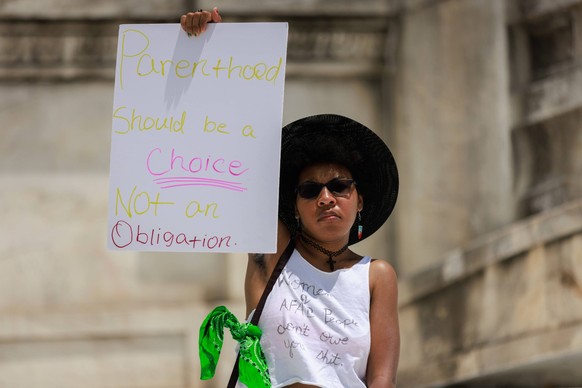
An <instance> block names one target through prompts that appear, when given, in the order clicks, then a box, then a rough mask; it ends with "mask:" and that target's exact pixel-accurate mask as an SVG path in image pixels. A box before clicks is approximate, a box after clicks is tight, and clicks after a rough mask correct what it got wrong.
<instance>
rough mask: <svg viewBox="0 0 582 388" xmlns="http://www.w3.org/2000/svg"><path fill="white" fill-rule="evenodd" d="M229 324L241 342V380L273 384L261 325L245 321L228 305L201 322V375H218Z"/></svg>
mask: <svg viewBox="0 0 582 388" xmlns="http://www.w3.org/2000/svg"><path fill="white" fill-rule="evenodd" d="M225 327H227V328H229V329H230V334H231V335H232V338H233V339H234V340H235V341H237V342H238V343H239V344H240V349H239V353H240V357H239V363H238V365H239V380H240V382H241V383H243V384H245V385H246V386H247V387H252V388H261V387H267V388H268V387H270V386H271V379H270V377H269V370H268V368H267V362H266V360H265V355H264V354H263V351H262V349H261V345H260V343H259V339H260V338H261V334H262V332H261V329H260V328H259V327H257V326H255V325H253V324H251V323H243V324H241V323H240V322H239V321H238V319H236V317H235V316H234V314H233V313H231V312H230V311H228V309H227V308H226V307H224V306H219V307H217V308H215V309H214V310H212V312H211V313H210V314H208V316H207V317H206V319H205V320H204V322H202V326H200V337H199V341H198V345H199V347H200V366H201V374H200V379H201V380H209V379H211V378H212V377H214V373H215V372H216V365H217V364H218V358H219V357H220V350H221V349H222V343H223V340H224V328H225Z"/></svg>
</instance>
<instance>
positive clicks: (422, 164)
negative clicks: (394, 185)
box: [394, 0, 514, 275]
mask: <svg viewBox="0 0 582 388" xmlns="http://www.w3.org/2000/svg"><path fill="white" fill-rule="evenodd" d="M504 13H505V9H504V3H503V2H500V1H478V0H457V1H441V2H433V1H430V2H429V1H420V2H416V5H415V6H409V7H408V8H407V9H405V10H404V12H403V13H402V20H401V22H402V25H401V36H400V41H399V46H400V47H399V57H398V63H397V66H396V69H397V70H396V72H395V74H394V78H395V81H394V84H395V90H394V93H395V96H394V101H395V118H394V121H395V122H394V127H395V128H394V130H395V131H394V132H395V134H396V147H395V148H396V154H397V155H396V157H397V159H398V161H399V167H400V174H401V190H400V197H399V204H398V210H397V213H396V215H395V216H396V217H397V228H396V229H397V231H396V242H397V255H396V256H397V258H398V260H399V268H400V271H401V274H404V275H406V274H410V273H413V272H415V271H417V270H419V269H421V268H424V267H426V266H428V265H430V264H433V263H435V262H436V261H438V259H439V257H440V256H442V255H443V254H445V253H447V252H449V251H451V250H453V249H455V248H457V247H459V246H462V245H463V243H465V242H467V241H468V240H469V239H471V238H474V237H475V236H477V235H479V234H482V233H484V232H487V231H491V230H493V229H495V228H497V227H499V226H501V225H504V224H507V223H509V222H510V221H511V220H512V217H513V207H514V206H513V201H512V197H511V194H512V193H511V179H512V177H511V175H512V174H511V156H510V146H511V144H510V128H509V122H510V118H509V108H508V104H509V101H508V99H509V96H508V74H507V70H506V69H507V64H506V62H507V47H506V31H505V17H504Z"/></svg>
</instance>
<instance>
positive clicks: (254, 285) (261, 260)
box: [245, 220, 291, 317]
mask: <svg viewBox="0 0 582 388" xmlns="http://www.w3.org/2000/svg"><path fill="white" fill-rule="evenodd" d="M290 238H291V235H290V233H289V230H288V229H287V227H286V226H285V224H283V222H281V220H279V222H278V225H277V252H275V253H249V258H248V263H247V273H246V276H245V301H246V306H247V317H248V315H249V314H250V313H251V311H253V310H254V309H255V307H257V304H258V303H259V300H260V299H261V295H262V294H263V291H264V290H265V287H266V285H267V282H268V281H269V277H270V276H271V273H272V272H273V270H274V268H275V265H276V264H277V260H278V259H279V257H281V255H282V254H283V252H284V251H285V248H286V247H287V244H289V239H290Z"/></svg>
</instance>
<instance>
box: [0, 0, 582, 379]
mask: <svg viewBox="0 0 582 388" xmlns="http://www.w3.org/2000/svg"><path fill="white" fill-rule="evenodd" d="M212 5H214V4H213V3H212V2H209V1H206V0H204V1H193V0H192V1H182V2H167V1H158V0H148V1H136V0H129V1H123V2H118V1H105V2H100V3H99V4H97V3H94V2H90V1H86V0H85V1H67V0H65V1H63V0H47V1H45V2H44V3H43V8H42V10H39V7H38V4H37V3H36V2H31V1H28V0H9V1H4V2H2V3H1V4H0V130H1V132H0V199H1V201H0V219H1V221H0V226H1V230H2V232H3V233H2V234H0V239H1V240H0V241H1V243H0V387H9V388H11V387H26V388H35V387H43V388H51V387H68V386H70V387H78V386H95V387H120V388H121V387H127V386H131V387H152V386H160V387H161V386H164V387H198V386H200V387H224V386H225V385H226V380H227V379H228V374H229V369H230V366H231V365H232V362H233V360H234V352H232V351H231V349H232V348H233V343H232V341H230V340H227V344H225V350H224V351H223V358H222V359H221V364H220V365H219V371H218V376H217V378H215V379H214V380H213V381H209V382H200V381H199V380H198V373H199V371H198V362H197V345H196V342H197V335H198V333H197V331H198V326H199V324H200V323H201V321H202V319H203V318H204V316H205V315H206V314H207V313H208V312H209V311H210V310H211V308H212V307H214V306H216V305H219V304H226V305H227V306H228V307H229V308H231V309H232V310H233V311H234V312H235V313H236V314H237V315H238V316H239V318H243V314H244V312H243V311H244V306H243V303H244V302H243V294H242V289H243V280H244V279H243V274H244V270H245V267H246V263H245V257H244V255H242V254H232V255H220V254H216V255H209V254H204V255H202V254H161V253H131V252H110V251H107V250H106V248H105V241H106V233H107V227H106V222H107V220H106V214H107V212H106V209H107V205H108V204H107V194H106V193H107V185H108V171H109V142H110V128H111V110H112V98H113V95H112V93H113V76H114V74H113V72H114V70H113V67H114V61H115V47H116V33H117V25H118V24H119V23H122V22H123V23H134V22H174V21H176V20H177V15H179V14H181V13H182V12H183V11H184V10H186V9H197V8H199V7H204V8H209V7H210V6H212ZM581 5H582V1H580V0H559V1H554V0H525V1H521V0H519V1H518V0H515V1H513V0H495V1H480V0H441V1H433V0H406V1H396V0H394V1H392V0H365V1H358V2H354V1H350V0H333V1H297V0H282V1H277V2H271V1H260V0H254V1H253V2H244V4H243V3H241V2H239V1H234V0H228V1H226V0H225V1H221V2H220V4H219V6H220V9H221V13H222V14H223V16H224V17H225V18H226V19H228V20H229V21H253V20H259V21H270V20H274V21H280V20H284V21H289V22H290V35H289V45H288V67H287V70H288V72H287V75H286V79H287V82H286V91H285V105H284V119H283V121H284V123H287V122H290V121H292V120H295V119H297V118H299V117H301V116H305V115H308V114H314V113H322V112H332V113H340V114H345V115H347V116H351V117H354V118H355V119H357V120H360V121H362V122H363V123H364V124H366V125H369V126H370V127H371V128H373V129H374V130H375V131H376V132H377V133H378V134H379V135H380V136H381V137H383V138H384V139H385V140H386V141H387V142H388V144H389V145H390V146H391V148H392V150H393V152H394V154H395V156H396V159H397V162H398V165H399V169H400V175H401V189H400V194H399V201H398V205H397V208H396V210H395V212H394V214H393V216H392V217H391V218H390V220H389V221H388V223H387V224H386V225H385V226H384V227H383V228H382V229H381V230H380V231H379V232H378V233H376V234H375V235H374V236H373V237H372V238H370V239H369V240H367V241H365V242H363V243H361V244H357V245H355V247H354V249H355V250H356V251H357V252H359V253H366V254H370V255H372V256H373V257H376V258H385V259H388V260H389V261H390V262H391V263H392V264H393V265H394V266H395V267H396V268H397V270H398V273H399V277H400V303H401V330H402V357H401V368H400V377H399V379H400V383H401V384H400V385H401V386H403V387H409V386H410V387H430V386H449V385H452V384H454V383H463V384H467V385H468V386H482V385H483V384H489V385H494V384H515V385H519V384H521V385H522V386H533V385H536V384H541V382H544V384H545V383H547V384H548V385H551V384H560V383H561V384H562V385H567V384H570V383H573V382H576V383H579V382H580V381H582V377H581V376H580V375H579V374H578V373H579V372H578V370H579V367H578V366H579V365H580V363H581V362H582V355H581V353H582V351H581V349H582V344H581V343H580V338H581V333H582V329H581V328H580V324H579V322H580V320H581V318H582V317H580V316H579V311H580V309H579V308H577V306H578V305H579V304H580V300H582V296H581V294H580V286H579V285H580V284H581V283H582V280H581V279H582V274H581V273H580V271H579V270H578V268H579V267H580V264H582V263H580V262H579V260H580V258H581V257H582V245H581V242H580V232H581V230H582V227H581V225H582V224H581V222H580V214H582V211H581V210H580V209H581V205H580V198H582V184H581V183H580V182H582V180H581V179H579V178H580V177H581V176H582V175H581V174H582V163H581V160H582V159H580V155H582V152H580V150H581V149H582V145H581V144H582V143H581V139H582V136H581V134H582V126H580V124H579V123H580V112H581V106H582V104H581V103H580V102H581V101H582V99H581V97H580V92H579V90H582V88H581V87H580V86H581V85H580V84H581V80H582V78H581V77H580V76H579V73H580V70H579V67H580V64H581V63H582V61H581V58H582V44H581V42H582V35H581V34H580V32H581V31H582V28H581V27H580V26H582V23H581V22H580V21H581V20H582V16H581V15H582V11H581V9H582V8H581ZM532 42H533V43H532ZM547 42H549V43H547ZM536 45H537V46H536ZM544 50H547V51H544ZM544 58H547V59H548V61H547V63H546V62H544V61H543V59H544ZM227 337H228V336H227Z"/></svg>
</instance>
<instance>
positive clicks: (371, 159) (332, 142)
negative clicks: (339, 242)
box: [279, 114, 398, 245]
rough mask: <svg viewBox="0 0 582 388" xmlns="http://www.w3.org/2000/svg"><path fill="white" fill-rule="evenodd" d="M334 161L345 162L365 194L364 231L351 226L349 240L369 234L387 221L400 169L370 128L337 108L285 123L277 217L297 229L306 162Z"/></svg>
mask: <svg viewBox="0 0 582 388" xmlns="http://www.w3.org/2000/svg"><path fill="white" fill-rule="evenodd" d="M320 162H333V163H338V164H342V165H344V166H345V167H347V168H348V169H349V170H350V172H351V173H352V176H353V177H354V179H355V180H356V182H357V187H358V192H359V193H360V194H361V195H362V196H363V198H364V208H363V210H362V211H361V222H360V224H361V225H362V226H363V235H362V238H361V239H358V232H357V228H356V227H354V228H352V230H351V232H350V238H349V244H350V245H351V244H355V243H357V242H359V241H361V240H364V239H365V238H367V237H369V236H371V235H372V234H373V233H374V232H376V231H377V230H378V229H379V228H380V227H381V226H382V225H383V224H384V222H386V220H387V219H388V217H389V216H390V214H391V213H392V210H393V209H394V206H395V204H396V199H397V196H398V169H397V167H396V162H395V160H394V157H393V155H392V153H391V152H390V149H389V148H388V146H387V145H386V143H384V141H383V140H382V139H381V138H380V137H379V136H378V135H376V134H375V133H374V132H373V131H372V130H371V129H369V128H367V127H366V126H364V125H362V124H361V123H358V122H357V121H354V120H352V119H350V118H348V117H344V116H340V115H335V114H322V115H316V116H309V117H305V118H302V119H299V120H297V121H294V122H292V123H290V124H288V125H286V126H285V127H284V128H283V132H282V142H281V169H280V178H279V182H280V184H279V218H280V219H281V220H282V221H283V223H285V225H286V226H287V227H288V228H289V230H290V232H291V233H292V234H295V233H296V232H297V222H296V219H295V200H296V194H295V186H296V185H297V183H298V182H297V179H298V177H299V173H300V172H301V171H302V170H303V169H304V168H305V167H307V166H309V165H312V164H315V163H320Z"/></svg>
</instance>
